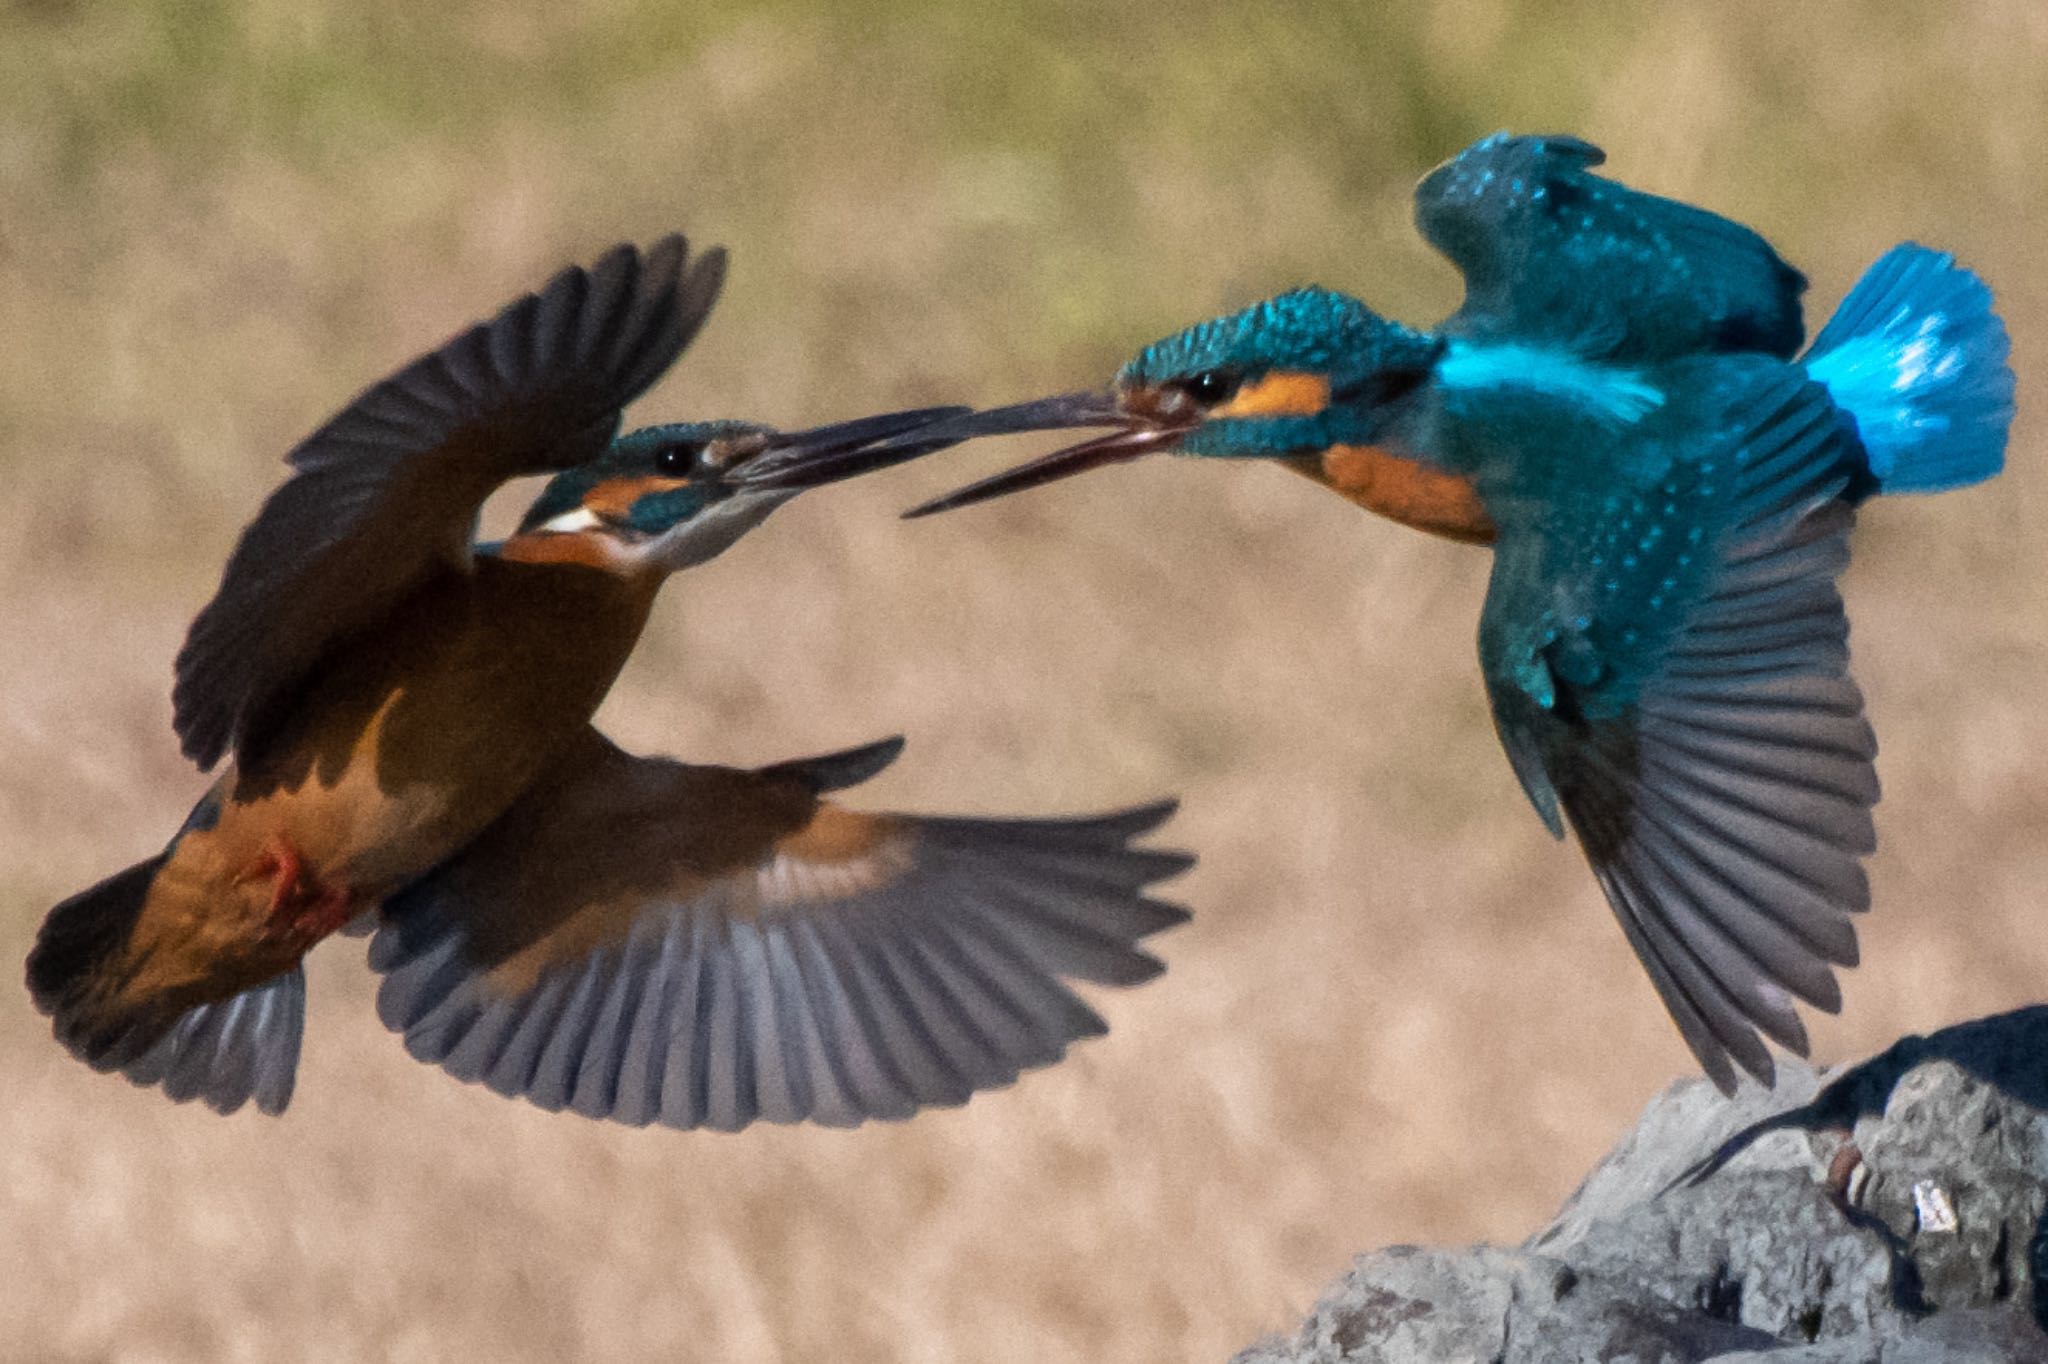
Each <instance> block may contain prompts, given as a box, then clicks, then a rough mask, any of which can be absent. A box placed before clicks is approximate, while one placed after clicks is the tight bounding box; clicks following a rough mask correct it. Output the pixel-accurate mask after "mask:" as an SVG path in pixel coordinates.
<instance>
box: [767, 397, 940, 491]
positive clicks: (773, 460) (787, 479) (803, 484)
mask: <svg viewBox="0 0 2048 1364" xmlns="http://www.w3.org/2000/svg"><path fill="white" fill-rule="evenodd" d="M971 415H972V410H971V409H969V408H965V407H920V408H912V409H910V410H908V411H904V412H885V413H882V414H880V415H878V416H873V417H860V418H856V419H855V420H853V421H845V422H834V423H832V424H831V425H829V426H814V427H812V428H811V429H809V430H808V431H789V432H784V433H782V434H780V435H777V436H774V437H771V438H770V440H769V442H768V447H767V448H766V449H765V450H763V451H762V452H761V453H760V454H759V455H756V456H755V457H754V458H752V459H750V460H748V461H747V462H746V463H745V464H742V465H740V466H739V467H737V468H735V469H733V470H732V471H731V473H730V474H729V475H728V481H729V482H730V483H731V484H732V486H733V487H735V488H744V489H747V490H749V491H760V492H796V491H799V490H801V489H804V488H816V487H821V486H823V485H824V484H827V483H837V482H839V481H840V480H841V479H846V478H852V477H854V476H855V475H857V474H865V473H872V472H874V471H875V470H877V469H886V468H889V467H890V466H891V465H896V464H903V463H906V462H908V461H910V460H913V459H916V458H918V457H919V456H920V455H928V454H931V453H932V452H934V451H936V450H943V449H945V448H946V447H947V446H949V445H957V444H958V443H959V442H960V441H962V440H965V439H966V437H965V436H952V435H947V434H944V433H943V431H941V432H940V434H938V435H936V436H928V435H926V434H924V433H926V432H928V431H934V430H938V429H940V428H944V427H947V426H949V425H950V424H951V423H952V422H954V421H956V420H958V419H960V418H963V417H967V416H971Z"/></svg>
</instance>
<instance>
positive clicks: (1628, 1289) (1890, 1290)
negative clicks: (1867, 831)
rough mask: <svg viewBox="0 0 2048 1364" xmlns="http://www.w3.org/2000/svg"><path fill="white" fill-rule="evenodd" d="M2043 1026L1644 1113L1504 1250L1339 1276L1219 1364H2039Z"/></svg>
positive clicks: (1379, 1261)
mask: <svg viewBox="0 0 2048 1364" xmlns="http://www.w3.org/2000/svg"><path fill="white" fill-rule="evenodd" d="M2044 1209H2048V1007H2040V1008H2031V1009H2022V1010H2020V1011H2018V1012H2015V1013H2010V1014H2001V1015H1998V1016H1996V1017H1993V1018H1985V1019H1979V1020H1978V1021H1976V1022H1973V1023H1965V1024H1962V1025H1959V1026H1957V1027H1953V1028H1948V1029H1944V1030H1943V1031H1941V1032H1938V1033H1934V1034H1932V1035H1930V1036H1927V1037H1908V1038H1906V1039H1904V1040H1903V1041H1900V1042H1898V1043H1897V1044H1895V1045H1894V1046H1892V1047H1891V1048H1890V1049H1889V1050H1887V1051H1885V1052H1884V1053H1883V1054H1881V1055H1879V1056H1875V1057H1873V1058H1871V1059H1870V1060H1868V1061H1865V1062H1863V1063H1862V1064H1860V1065H1856V1066H1851V1067H1848V1068H1845V1069H1837V1070H1834V1071H1830V1072H1827V1073H1824V1074H1820V1075H1816V1074H1815V1073H1813V1072H1812V1071H1810V1070H1807V1069H1806V1068H1804V1067H1802V1066H1798V1065H1796V1064H1795V1065H1788V1066H1786V1067H1785V1068H1784V1069H1783V1071H1782V1072H1781V1073H1780V1075H1779V1079H1778V1084H1777V1087H1776V1088H1775V1089H1774V1090H1770V1091H1764V1090H1760V1089H1756V1088H1753V1087H1752V1088H1745V1089H1744V1090H1743V1091H1742V1092H1741V1093H1740V1094H1738V1095H1737V1096H1736V1098H1735V1099H1733V1100H1724V1099H1723V1098H1722V1097H1721V1096H1720V1095H1719V1094H1717V1093H1715V1091H1714V1090H1713V1089H1712V1088H1711V1087H1710V1086H1709V1085H1708V1084H1707V1083H1706V1082H1705V1081H1703V1080H1683V1081H1680V1082H1679V1083H1677V1084H1675V1085H1673V1086H1672V1087H1671V1088H1670V1089H1669V1090H1667V1091H1666V1092H1665V1093H1664V1094H1663V1095H1661V1096H1660V1097H1659V1098H1657V1099H1656V1100H1654V1101H1653V1102H1652V1103H1651V1104H1650V1106H1649V1108H1648V1109H1647V1110H1646V1111H1645V1112H1644V1114H1643V1117H1642V1120H1641V1121H1640V1122H1638V1123H1637V1124H1636V1127H1635V1129H1634V1130H1633V1131H1632V1132H1630V1133H1629V1134H1628V1135H1627V1136H1626V1137H1624V1138H1623V1139H1622V1141H1621V1143H1620V1144H1619V1145H1617V1146H1616V1147H1615V1148H1614V1149H1613V1150H1612V1151H1611V1152H1609V1153H1608V1155H1607V1157H1606V1158H1605V1159H1604V1160H1602V1161H1601V1162H1600V1164H1599V1165H1598V1166H1596V1167H1595V1168H1594V1170H1593V1171H1592V1173H1591V1174H1589V1175H1588V1176H1587V1177H1586V1180H1585V1182H1584V1183H1583V1184H1581V1185H1580V1186H1579V1189H1578V1191H1577V1192H1576V1193H1574V1194H1573V1195H1572V1197H1571V1198H1570V1200H1568V1201H1567V1202H1566V1204H1565V1206H1564V1207H1563V1209H1562V1210H1561V1211H1560V1212H1559V1213H1558V1216H1557V1219H1556V1220H1555V1221H1554V1222H1552V1223H1551V1224H1550V1225H1549V1226H1548V1227H1546V1228H1544V1229H1543V1230H1542V1231H1540V1232H1538V1233H1537V1234H1536V1235H1535V1236H1533V1237H1531V1238H1530V1239H1529V1240H1528V1242H1526V1243H1525V1244H1524V1245H1522V1246H1521V1247H1519V1248H1508V1247H1500V1246H1486V1245H1482V1246H1473V1247H1470V1248H1468V1249H1463V1250H1422V1249H1417V1248H1415V1247H1413V1246H1395V1247H1392V1248H1390V1249H1387V1250H1380V1251H1374V1252H1371V1253H1369V1254H1366V1255H1361V1256H1360V1257H1359V1258H1358V1260H1357V1261H1356V1262H1355V1263H1354V1264H1353V1265H1352V1267H1351V1270H1350V1272H1349V1273H1348V1274H1346V1275H1345V1276H1344V1278H1343V1279H1342V1280H1340V1281H1339V1282H1338V1283H1337V1284H1335V1285H1334V1286H1333V1287H1332V1288H1331V1289H1330V1290H1329V1291H1328V1292H1327V1293H1325V1294H1324V1295H1323V1298H1322V1300H1321V1301H1320V1302H1319V1303H1317V1304H1316V1307H1315V1310H1314V1311H1313V1312H1312V1313H1311V1314H1310V1315H1309V1318H1308V1320H1307V1321H1306V1322H1305V1323H1303V1325H1302V1327H1301V1329H1300V1331H1299V1332H1297V1333H1296V1335H1295V1337H1294V1339H1293V1340H1291V1341H1280V1340H1269V1341H1265V1342H1262V1343H1260V1344H1258V1345H1255V1346H1253V1347H1252V1348H1251V1349H1249V1350H1247V1351H1245V1352H1244V1353H1243V1354H1241V1355H1239V1356H1238V1358H1237V1364H1337V1361H1347V1362H1352V1361H1355V1362H1357V1364H1366V1362H1367V1361H1370V1362H1371V1364H1378V1362H1379V1361H1387V1364H1418V1362H1423V1361H1439V1360H1441V1361H1460V1362H1462V1361H1472V1362H1473V1364H1496V1362H1497V1364H1523V1362H1524V1361H1527V1364H1553V1362H1556V1364H1575V1362H1576V1361H1589V1362H1590V1361H1600V1364H1701V1362H1703V1361H1708V1360H1712V1361H1716V1362H1717V1364H1766V1361H1767V1362H1768V1364H1871V1362H1873V1361H1877V1362H1880V1364H2006V1362H2007V1361H2020V1364H2026V1362H2027V1361H2041V1362H2042V1364H2048V1329H2044V1328H2048V1214H2044Z"/></svg>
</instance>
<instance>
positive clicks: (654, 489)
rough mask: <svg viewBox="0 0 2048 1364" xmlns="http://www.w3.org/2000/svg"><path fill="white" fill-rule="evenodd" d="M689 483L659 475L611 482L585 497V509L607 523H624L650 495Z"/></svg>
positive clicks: (598, 487) (611, 480)
mask: <svg viewBox="0 0 2048 1364" xmlns="http://www.w3.org/2000/svg"><path fill="white" fill-rule="evenodd" d="M689 481H690V480H689V479H687V478H662V477H660V476H659V475H656V474H646V475H643V476H641V477H639V478H610V479H606V480H605V481H604V482H602V483H600V484H598V485H597V486H596V487H594V488H592V489H591V490H590V491H589V492H587V493H585V494H584V495H583V505H584V506H586V507H588V508H589V509H590V510H591V511H593V512H596V513H597V514H598V515H599V516H602V517H603V518H604V519H605V520H607V521H623V520H625V519H626V517H627V515H628V514H629V513H630V512H631V511H632V509H633V504H634V503H635V502H638V501H639V500H640V499H641V498H643V497H645V496H647V494H649V493H665V492H668V491H669V490H670V489H672V488H680V487H682V486H683V485H684V484H686V483H688V482H689Z"/></svg>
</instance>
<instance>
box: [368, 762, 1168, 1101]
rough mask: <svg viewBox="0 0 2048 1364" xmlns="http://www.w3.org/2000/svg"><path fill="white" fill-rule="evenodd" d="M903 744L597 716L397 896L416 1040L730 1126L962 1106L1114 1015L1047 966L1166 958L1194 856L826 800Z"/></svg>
mask: <svg viewBox="0 0 2048 1364" xmlns="http://www.w3.org/2000/svg"><path fill="white" fill-rule="evenodd" d="M899 747H900V741H894V740H892V741H889V742H888V743H885V744H879V745H874V746H871V747H870V748H867V749H859V750H854V751H852V752H850V753H846V754H838V755H834V756H832V757H829V758H825V759H814V760H811V761H808V762H799V763H790V764H784V765H782V766H781V767H775V768H767V769H763V770H761V771H740V770H735V769H730V768H718V767H693V766H688V765H685V764H683V763H678V762H672V761H669V760H666V759H659V758H639V757H633V756H631V755H629V754H627V753H624V752H622V751H620V750H619V749H618V748H616V747H614V746H613V745H611V744H610V743H609V742H607V741H605V740H604V739H603V738H601V737H599V736H598V735H597V734H596V733H595V732H594V731H592V732H591V733H590V734H589V735H588V737H587V740H586V742H585V743H584V745H583V746H582V748H581V749H580V750H579V751H578V752H577V753H576V755H575V756H574V757H573V759H571V760H570V761H568V762H565V763H564V764H562V766H561V767H560V768H559V769H558V770H557V772H556V773H555V775H554V777H553V779H552V780H550V781H549V782H547V783H545V784H544V785H543V786H542V788H541V789H538V790H536V791H535V792H533V793H532V794H531V795H530V796H529V797H527V798H526V799H525V800H523V801H522V802H521V803H520V804H519V805H517V806H515V807H514V808H513V809H512V810H511V811H510V812H509V813H508V814H507V815H506V816H505V817H504V818H503V819H502V820H500V821H499V822H498V823H497V824H496V825H494V826H493V827H492V828H491V829H490V830H489V831H488V832H487V833H486V834H485V835H484V836H483V838H482V839H480V840H479V841H478V842H477V843H476V844H474V845H472V846H471V847H470V848H469V849H468V850H467V851H465V852H464V853H463V854H462V855H461V856H460V857H458V858H457V859H456V860H455V861H453V862H452V863H450V864H449V865H447V866H445V867H443V868H442V869H440V870H439V871H437V872H435V873H434V874H432V875H430V876H429V877H427V878H426V879H425V880H424V881H422V882H420V883H418V884H416V885H414V886H412V887H410V888H409V889H408V890H406V891H405V892H404V893H402V894H401V895H399V896H398V897H396V898H394V899H393V900H392V901H391V902H390V903H389V904H388V905H387V906H386V909H385V920H384V923H383V925H382V926H381V927H380V928H379V930H378V934H377V938H376V940H375V941H374V942H373V944H372V946H371V965H372V966H373V967H374V968H375V969H376V970H378V971H379V972H381V973H383V974H384V976H385V980H384V983H383V986H382V988H381V990H380V992H379V995H378V1012H379V1014H380V1015H381V1016H382V1017H383V1019H384V1021H385V1023H386V1024H387V1025H389V1026H390V1027H391V1028H392V1029H393V1030H395V1031H398V1032H401V1033H403V1034H404V1036H405V1044H406V1049H407V1050H408V1051H410V1052H411V1053H412V1054H413V1055H414V1056H416V1057H418V1058H419V1059H421V1060H423V1061H430V1062H433V1063H434V1064H436V1065H439V1066H441V1067H442V1068H443V1069H445V1070H447V1071H449V1072H450V1073H451V1074H453V1075H455V1076H456V1077H458V1078H460V1079H463V1080H472V1081H477V1080H480V1081H482V1082H483V1083H484V1084H486V1085H488V1086H490V1087H491V1088H492V1089H494V1090H496V1091H497V1092H498V1093H500V1094H505V1095H511V1096H522V1097H524V1098H526V1099H528V1100H529V1101H531V1102H533V1103H535V1104H538V1105H540V1106H541V1107H542V1108H546V1109H550V1110H553V1109H561V1108H570V1109H573V1110H575V1111H576V1112H578V1113H582V1114H584V1115H586V1116H588V1117H593V1118H610V1119H613V1120H615V1121H618V1122H624V1123H631V1124H634V1125H641V1124H646V1123H651V1122H659V1123H663V1124H665V1125H667V1126H670V1127H681V1128H691V1127H712V1128H717V1129H720V1130H732V1129H735V1128H739V1127H744V1126H746V1125H747V1124H748V1123H750V1122H753V1121H755V1120H757V1119H758V1120H763V1121H768V1122H797V1121H803V1120H810V1121H814V1122H820V1123H828V1124H834V1125H851V1124H854V1123H858V1122H861V1121H862V1120H864V1119H867V1118H904V1117H908V1116H909V1115H910V1114H911V1113H913V1112H915V1111H916V1110H918V1109H919V1108H923V1107H926V1106H930V1105H935V1104H936V1105H946V1104H959V1103H963V1102H965V1101H966V1099H967V1097H968V1096H969V1095H970V1094H972V1093H974V1092H975V1091H976V1090H980V1089H986V1088H989V1087H990V1086H994V1085H1003V1084H1007V1083H1009V1082H1010V1081H1012V1080H1014V1079H1016V1077H1017V1075H1018V1073H1019V1072H1021V1071H1023V1070H1025V1069H1027V1068H1029V1067H1032V1066H1041V1065H1046V1064H1049V1063H1050V1062H1053V1061H1056V1060H1058V1059H1059V1058H1060V1056H1061V1055H1062V1054H1063V1053H1064V1052H1065V1050H1066V1048H1067V1045H1068V1044H1069V1043H1071V1042H1073V1041H1075V1040H1076V1039H1078V1038H1082V1037H1090V1036H1094V1035H1096V1034H1099V1033H1101V1032H1102V1031H1103V1030H1104V1025H1103V1023H1102V1020H1101V1019H1100V1018H1099V1017H1097V1016H1096V1014H1095V1012H1094V1011H1093V1010H1092V1009H1090V1008H1089V1007H1088V1006H1087V1005H1085V1004H1084V1003H1082V1002H1081V1001H1080V1000H1079V999H1078V998H1076V996H1075V995H1074V994H1073V992H1072V991H1071V990H1069V989H1068V987H1067V986H1066V984H1065V983H1064V981H1063V978H1074V979H1079V980H1087V981H1093V982H1097V983H1101V984H1109V985H1132V984H1136V983H1138V982H1140V981H1144V980H1149V979H1151V978H1152V977H1153V976H1155V975H1157V974H1158V973H1159V971H1160V970H1161V969H1162V967H1161V965H1160V963H1159V962H1158V960H1157V959H1155V958H1154V957H1152V956H1150V955H1148V954H1147V953H1145V952H1144V951H1142V950H1140V948H1139V947H1138V945H1137V944H1138V941H1139V940H1140V939H1141V938H1144V937H1145V936H1147V935H1149V934H1151V933H1155V932H1157V931H1158V930H1160V929H1162V928H1166V927H1169V926H1171V925H1173V924H1177V923H1180V922H1182V921H1183V920H1184V919H1185V918H1186V917H1187V916H1186V913H1185V912H1184V911H1183V910H1181V909H1179V908H1177V907H1175V906H1173V905H1169V904H1165V903H1162V902H1160V901H1157V900H1154V899H1150V898H1148V897H1147V895H1146V894H1145V889H1146V887H1148V886H1149V885H1151V884H1152V883H1153V882H1154V881H1157V880H1160V879H1162V878H1164V877H1168V876H1172V875H1174V874H1176V873H1178V872H1180V871H1182V870H1184V869H1185V868H1186V867H1187V866H1188V865H1189V864H1190V863H1191V862H1192V861H1193V859H1192V858H1189V857H1186V856H1184V855H1181V854H1178V853H1170V852H1160V851H1154V850H1148V849H1141V848H1133V847H1132V846H1130V844H1131V840H1132V839H1134V838H1136V837H1137V836H1139V835H1141V834H1143V833H1145V832H1147V831H1149V830H1150V829H1152V828H1153V827H1155V826H1156V825H1158V824H1159V823H1160V822H1161V821H1162V820H1164V819H1165V818H1166V816H1167V815H1168V814H1170V813H1171V811H1172V809H1173V807H1172V805H1171V803H1165V804H1159V805H1153V806H1148V807H1145V808H1142V809H1136V810H1129V811H1124V812H1122V813H1119V814H1113V815H1105V816H1100V817H1097V818H1092V819H1069V820H984V819H930V818H924V817H918V816H906V815H871V814H858V813H855V812H852V811H849V810H846V809H843V808H841V807H839V806H837V805H834V804H830V803H827V802H824V801H821V800H820V799H819V794H820V793H821V792H822V791H824V790H828V789H831V788H834V787H837V786H840V785H844V784H848V783H850V782H852V781H857V780H861V779H863V778H864V777H865V776H866V775H868V774H869V773H871V772H873V771H875V770H879V768H880V767H882V766H884V765H886V764H887V762H888V761H889V760H890V759H892V758H893V757H894V756H895V754H896V752H897V749H898V748H899Z"/></svg>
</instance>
